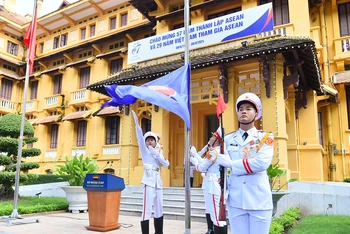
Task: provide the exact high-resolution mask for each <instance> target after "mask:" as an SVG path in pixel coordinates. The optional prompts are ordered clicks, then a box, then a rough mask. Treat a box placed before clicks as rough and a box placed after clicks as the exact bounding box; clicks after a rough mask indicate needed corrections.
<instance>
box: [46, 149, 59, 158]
mask: <svg viewBox="0 0 350 234" xmlns="http://www.w3.org/2000/svg"><path fill="white" fill-rule="evenodd" d="M45 157H46V158H56V157H57V150H46V152H45Z"/></svg>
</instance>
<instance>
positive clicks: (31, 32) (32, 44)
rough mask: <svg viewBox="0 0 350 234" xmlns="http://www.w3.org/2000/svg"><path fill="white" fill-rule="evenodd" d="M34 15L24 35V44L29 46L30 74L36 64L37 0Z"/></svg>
mask: <svg viewBox="0 0 350 234" xmlns="http://www.w3.org/2000/svg"><path fill="white" fill-rule="evenodd" d="M34 4H35V5H34V7H35V10H34V16H33V20H32V22H30V24H29V27H28V30H27V33H26V35H25V37H24V40H23V42H24V44H25V45H26V46H27V48H28V54H27V56H28V62H29V75H31V74H33V66H34V57H35V50H36V27H37V18H36V12H37V4H36V1H35V3H34Z"/></svg>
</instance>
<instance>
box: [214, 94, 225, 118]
mask: <svg viewBox="0 0 350 234" xmlns="http://www.w3.org/2000/svg"><path fill="white" fill-rule="evenodd" d="M226 108H227V107H226V103H225V101H224V99H223V97H222V95H221V93H220V94H219V99H218V104H217V105H216V115H217V116H218V118H220V115H221V114H222V113H224V111H225V110H226Z"/></svg>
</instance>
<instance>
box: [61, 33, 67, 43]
mask: <svg viewBox="0 0 350 234" xmlns="http://www.w3.org/2000/svg"><path fill="white" fill-rule="evenodd" d="M67 41H68V33H65V34H62V35H61V46H65V45H67Z"/></svg>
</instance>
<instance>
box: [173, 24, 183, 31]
mask: <svg viewBox="0 0 350 234" xmlns="http://www.w3.org/2000/svg"><path fill="white" fill-rule="evenodd" d="M184 26H185V25H184V23H180V24H175V25H174V26H173V30H175V29H178V28H183V27H184Z"/></svg>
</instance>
